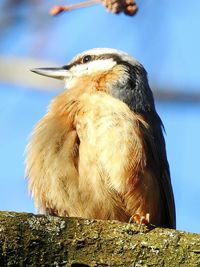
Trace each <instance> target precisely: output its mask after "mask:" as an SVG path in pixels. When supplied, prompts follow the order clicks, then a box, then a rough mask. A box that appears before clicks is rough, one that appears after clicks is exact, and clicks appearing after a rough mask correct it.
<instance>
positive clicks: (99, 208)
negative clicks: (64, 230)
mask: <svg viewBox="0 0 200 267" xmlns="http://www.w3.org/2000/svg"><path fill="white" fill-rule="evenodd" d="M32 71H33V72H35V73H38V74H41V75H44V76H49V77H53V78H57V79H62V80H64V83H65V90H64V91H63V92H62V93H61V94H60V95H58V96H57V97H55V98H54V99H53V101H52V102H51V104H50V106H49V110H48V112H47V114H46V115H45V116H44V117H43V118H42V119H41V120H40V121H39V123H38V124H37V125H36V127H35V129H34V131H33V134H32V137H31V141H30V143H29V145H28V147H27V161H26V175H27V177H28V182H29V189H30V191H31V192H32V195H33V197H34V200H35V204H36V207H37V208H38V210H39V211H40V212H42V213H46V214H52V215H59V216H75V217H83V218H97V219H116V220H119V221H125V222H127V221H129V219H130V218H133V219H134V220H135V221H136V222H148V223H150V224H153V225H156V226H161V227H169V228H175V227H176V216H175V205H174V197H173V191H172V185H171V180H170V173H169V166H168V161H167V156H166V150H165V141H164V137H163V133H162V128H163V125H162V121H161V119H160V117H159V116H158V114H157V112H156V110H155V105H154V99H153V95H152V91H151V89H150V87H149V84H148V80H147V73H146V71H145V69H144V68H143V66H142V65H141V64H140V63H139V62H138V61H136V60H135V59H134V58H132V57H130V56H129V55H128V54H126V53H125V52H122V51H118V50H115V49H107V48H97V49H92V50H89V51H86V52H83V53H82V54H80V55H78V56H76V57H75V58H74V59H72V61H71V62H70V63H69V64H68V65H65V66H63V67H61V68H38V69H33V70H32Z"/></svg>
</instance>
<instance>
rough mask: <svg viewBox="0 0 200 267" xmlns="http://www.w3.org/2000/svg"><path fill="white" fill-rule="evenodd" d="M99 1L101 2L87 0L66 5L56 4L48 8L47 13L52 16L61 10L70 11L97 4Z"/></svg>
mask: <svg viewBox="0 0 200 267" xmlns="http://www.w3.org/2000/svg"><path fill="white" fill-rule="evenodd" d="M99 3H101V0H88V1H84V2H80V3H76V4H72V5H68V6H59V5H57V6H54V7H53V8H51V9H50V12H49V14H50V15H52V16H55V15H58V14H60V13H61V12H63V11H70V10H73V9H77V8H82V7H88V6H91V5H95V4H99Z"/></svg>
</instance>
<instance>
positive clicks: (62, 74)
mask: <svg viewBox="0 0 200 267" xmlns="http://www.w3.org/2000/svg"><path fill="white" fill-rule="evenodd" d="M31 71H32V72H35V73H37V74H40V75H43V76H47V77H51V78H55V79H59V80H64V79H65V78H67V77H70V76H71V75H70V72H69V70H68V69H67V66H64V67H61V68H36V69H31Z"/></svg>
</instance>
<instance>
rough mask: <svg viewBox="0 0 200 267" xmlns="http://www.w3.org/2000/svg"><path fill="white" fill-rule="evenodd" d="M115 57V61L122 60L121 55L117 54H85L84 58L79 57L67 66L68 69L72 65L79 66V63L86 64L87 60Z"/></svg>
mask: <svg viewBox="0 0 200 267" xmlns="http://www.w3.org/2000/svg"><path fill="white" fill-rule="evenodd" d="M109 58H111V59H113V60H114V61H116V62H117V63H118V62H121V61H122V59H121V57H120V56H118V55H116V54H103V55H85V56H83V57H82V58H79V59H78V60H76V61H74V62H72V63H71V64H70V65H67V66H68V67H66V66H65V67H66V69H70V68H71V67H74V66H77V65H79V64H85V63H87V62H90V61H94V60H98V59H99V60H101V59H109Z"/></svg>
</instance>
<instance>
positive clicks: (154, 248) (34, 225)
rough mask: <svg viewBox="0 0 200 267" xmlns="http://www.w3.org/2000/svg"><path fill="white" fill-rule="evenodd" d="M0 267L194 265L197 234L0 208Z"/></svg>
mask: <svg viewBox="0 0 200 267" xmlns="http://www.w3.org/2000/svg"><path fill="white" fill-rule="evenodd" d="M0 266H2V267H3V266H73V267H78V266H80V267H81V266H82V267H84V266H91V267H92V266H137V267H139V266H170V267H177V266H181V267H186V266H187V267H190V266H191V267H196V266H200V235H198V234H192V233H186V232H183V231H176V230H171V229H162V228H156V229H153V230H148V229H147V228H146V227H145V226H138V225H135V224H126V223H121V222H117V221H100V220H89V219H81V218H61V217H54V216H45V215H33V214H30V213H15V212H0Z"/></svg>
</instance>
